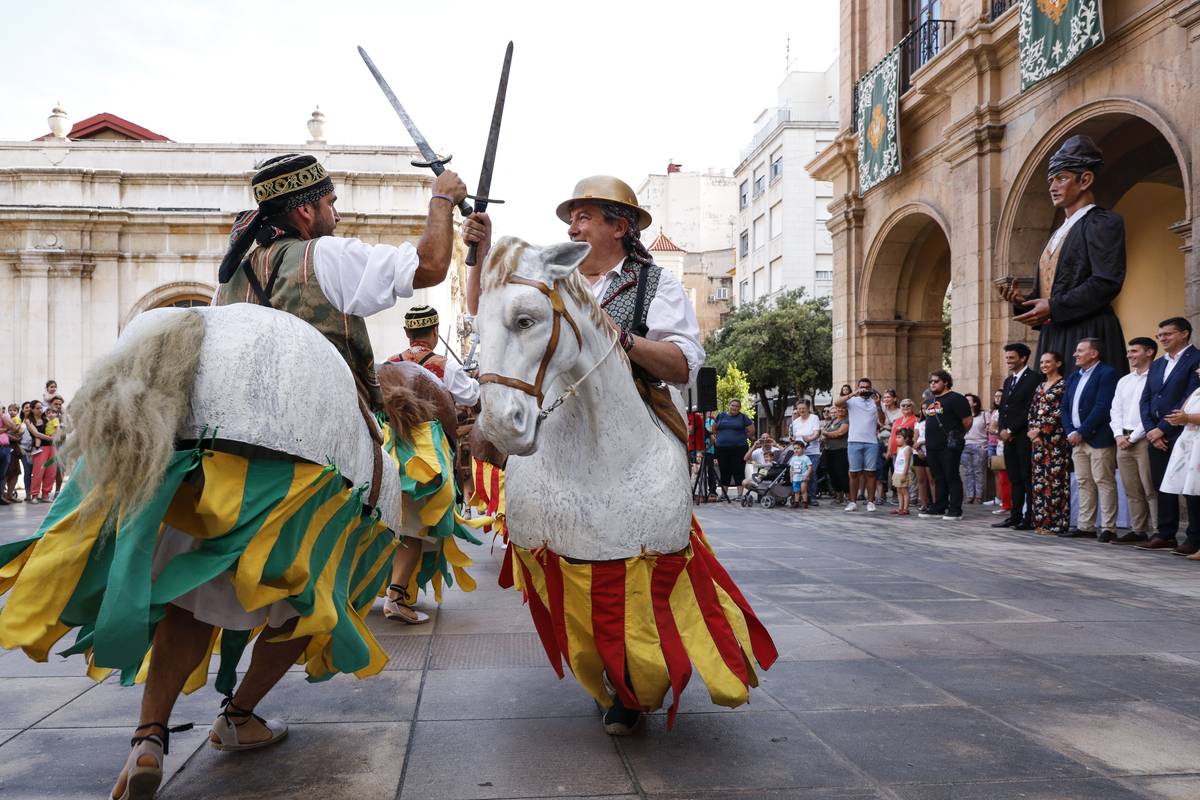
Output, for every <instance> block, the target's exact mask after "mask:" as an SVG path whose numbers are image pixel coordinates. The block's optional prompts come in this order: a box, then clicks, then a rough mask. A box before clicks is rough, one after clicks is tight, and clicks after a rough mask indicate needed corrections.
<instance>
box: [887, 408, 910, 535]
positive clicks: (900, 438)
mask: <svg viewBox="0 0 1200 800" xmlns="http://www.w3.org/2000/svg"><path fill="white" fill-rule="evenodd" d="M912 461H913V429H912V428H901V429H899V430H898V431H896V460H895V461H894V462H893V464H894V468H893V471H892V486H894V487H896V496H897V497H898V498H899V500H900V507H899V508H897V509H896V510H895V511H893V512H892V513H893V514H895V515H897V516H900V517H907V516H908V499H909V498H908V485H909V483H910V481H909V473H911V472H912Z"/></svg>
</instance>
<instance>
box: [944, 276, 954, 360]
mask: <svg viewBox="0 0 1200 800" xmlns="http://www.w3.org/2000/svg"><path fill="white" fill-rule="evenodd" d="M950 289H951V287H949V286H947V287H946V296H945V297H944V298H942V369H944V370H950V369H951V368H952V365H951V364H950Z"/></svg>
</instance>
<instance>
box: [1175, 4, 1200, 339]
mask: <svg viewBox="0 0 1200 800" xmlns="http://www.w3.org/2000/svg"><path fill="white" fill-rule="evenodd" d="M1171 21H1172V22H1174V23H1175V24H1176V25H1179V26H1180V27H1182V28H1184V29H1185V30H1186V31H1187V34H1188V44H1189V45H1190V46H1189V47H1188V51H1189V53H1190V54H1191V60H1192V68H1191V83H1190V86H1189V90H1190V91H1189V92H1188V95H1187V96H1186V99H1185V97H1180V98H1179V105H1178V108H1179V109H1180V111H1179V112H1178V113H1179V114H1180V117H1181V119H1183V121H1184V130H1187V131H1189V132H1190V133H1191V137H1190V139H1186V140H1184V146H1185V147H1186V146H1188V145H1191V146H1192V147H1193V149H1192V152H1191V154H1190V156H1191V157H1190V158H1188V154H1186V153H1185V154H1184V163H1183V164H1181V165H1180V166H1181V167H1183V168H1184V169H1185V170H1188V169H1189V164H1188V162H1189V161H1190V162H1191V163H1190V172H1191V175H1190V177H1191V184H1192V185H1191V186H1190V187H1184V188H1185V191H1187V193H1188V195H1189V196H1190V198H1191V203H1190V206H1191V208H1190V211H1191V214H1192V218H1191V219H1188V220H1184V221H1183V222H1181V223H1179V224H1177V225H1172V226H1171V230H1172V231H1174V232H1175V233H1176V234H1178V235H1179V237H1180V238H1181V239H1182V240H1183V243H1182V244H1181V245H1180V248H1179V249H1180V250H1182V251H1183V253H1184V275H1185V279H1184V280H1185V283H1184V293H1185V297H1184V306H1183V307H1184V313H1185V314H1186V315H1187V317H1188V319H1189V320H1191V323H1192V325H1193V327H1194V326H1197V325H1200V254H1198V253H1197V252H1196V250H1195V249H1194V248H1193V247H1192V227H1193V225H1194V224H1195V223H1196V222H1197V221H1198V220H1200V214H1198V213H1197V211H1196V203H1197V199H1198V198H1200V164H1198V163H1197V158H1198V157H1200V152H1198V151H1197V150H1196V149H1195V145H1196V144H1197V143H1200V138H1197V135H1196V131H1200V105H1198V104H1197V102H1196V101H1197V98H1198V97H1200V82H1198V81H1197V79H1196V77H1195V76H1197V75H1200V0H1188V2H1184V3H1179V4H1178V6H1177V8H1176V9H1175V10H1174V11H1172V12H1171ZM1189 101H1190V102H1189ZM1184 109H1186V111H1185V110H1184ZM1184 174H1185V176H1186V175H1187V172H1186V171H1185V173H1184Z"/></svg>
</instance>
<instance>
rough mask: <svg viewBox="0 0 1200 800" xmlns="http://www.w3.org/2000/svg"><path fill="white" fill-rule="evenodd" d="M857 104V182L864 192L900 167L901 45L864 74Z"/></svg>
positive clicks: (856, 93) (855, 91)
mask: <svg viewBox="0 0 1200 800" xmlns="http://www.w3.org/2000/svg"><path fill="white" fill-rule="evenodd" d="M854 98H855V102H856V103H857V104H858V186H859V191H861V192H866V191H867V190H869V189H870V188H871V187H873V186H875V185H876V184H877V183H879V182H880V181H883V180H886V179H887V178H890V177H891V176H893V175H895V174H896V173H897V172H899V171H900V49H899V48H894V49H893V50H892V52H890V53H888V54H887V55H886V56H884V57H883V60H882V61H880V62H879V63H878V64H876V65H875V66H874V67H872V68H871V71H870V72H868V73H867V74H866V75H864V76H863V77H862V78H861V79H860V80H859V82H858V86H856V87H855V90H854Z"/></svg>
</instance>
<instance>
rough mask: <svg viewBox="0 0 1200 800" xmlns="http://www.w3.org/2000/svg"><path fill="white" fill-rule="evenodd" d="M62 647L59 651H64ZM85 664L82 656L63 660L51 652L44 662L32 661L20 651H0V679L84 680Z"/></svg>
mask: <svg viewBox="0 0 1200 800" xmlns="http://www.w3.org/2000/svg"><path fill="white" fill-rule="evenodd" d="M66 647H67V645H65V644H64V645H63V646H62V648H61V649H65V648H66ZM84 677H87V662H86V661H84V659H83V656H82V655H78V656H71V657H69V658H63V657H62V656H59V655H55V654H54V653H53V652H51V653H50V656H49V657H48V658H47V659H46V660H45V661H34V660H33V659H31V658H30V657H29V656H27V655H25V654H24V653H23V652H21V651H20V650H0V678H4V679H7V678H84Z"/></svg>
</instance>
